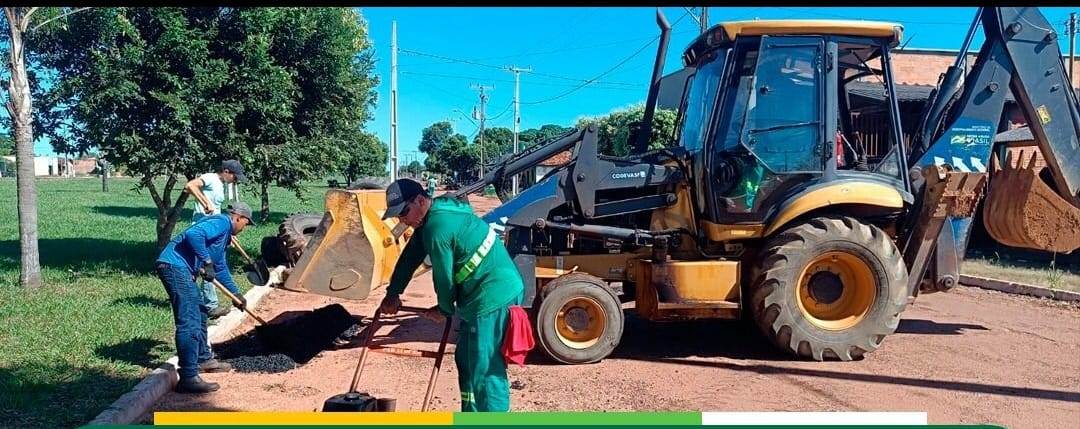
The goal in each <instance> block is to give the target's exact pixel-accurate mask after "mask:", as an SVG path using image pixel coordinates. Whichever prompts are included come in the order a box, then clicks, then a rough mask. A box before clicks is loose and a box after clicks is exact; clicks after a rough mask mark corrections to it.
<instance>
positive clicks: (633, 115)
mask: <svg viewBox="0 0 1080 429" xmlns="http://www.w3.org/2000/svg"><path fill="white" fill-rule="evenodd" d="M644 116H645V105H644V104H636V105H633V106H630V107H627V108H620V109H615V110H612V111H611V112H610V113H608V114H607V115H604V116H597V117H584V118H581V119H578V121H577V127H578V128H584V127H587V126H589V125H596V128H597V132H598V134H599V135H598V136H597V137H598V138H599V142H598V146H599V150H600V153H603V154H607V155H615V156H626V155H628V154H629V153H630V150H631V147H630V141H629V140H630V127H631V125H632V124H633V123H635V122H641V121H642V120H643V119H644ZM676 117H677V112H676V111H674V110H669V109H657V110H656V114H655V115H654V116H653V129H652V136H651V137H650V139H649V149H650V150H653V149H660V148H663V147H665V146H667V145H671V144H673V139H672V136H673V133H674V131H675V119H676Z"/></svg>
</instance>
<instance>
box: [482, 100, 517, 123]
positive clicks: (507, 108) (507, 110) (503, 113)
mask: <svg viewBox="0 0 1080 429" xmlns="http://www.w3.org/2000/svg"><path fill="white" fill-rule="evenodd" d="M511 107H514V102H513V101H511V102H510V103H509V104H507V105H506V108H505V109H503V111H502V112H499V114H498V115H495V116H492V117H490V118H488V120H489V121H494V120H496V119H499V117H500V116H502V115H505V114H506V112H509V111H510V108H511Z"/></svg>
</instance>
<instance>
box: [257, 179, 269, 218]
mask: <svg viewBox="0 0 1080 429" xmlns="http://www.w3.org/2000/svg"><path fill="white" fill-rule="evenodd" d="M259 188H260V191H259V194H260V195H261V197H262V213H261V214H259V222H266V221H268V220H270V184H269V183H263V184H260V185H259Z"/></svg>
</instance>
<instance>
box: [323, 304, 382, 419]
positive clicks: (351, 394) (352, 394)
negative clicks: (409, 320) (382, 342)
mask: <svg viewBox="0 0 1080 429" xmlns="http://www.w3.org/2000/svg"><path fill="white" fill-rule="evenodd" d="M381 315H382V312H381V311H379V309H375V316H374V317H372V319H371V325H370V326H368V334H367V336H365V337H364V342H363V343H362V344H361V345H360V359H358V360H357V361H356V370H354V371H353V377H352V382H351V383H349V391H348V392H345V393H342V394H339V395H334V396H331V397H330V398H329V399H327V400H326V402H323V409H322V410H323V411H324V412H328V411H346V412H348V411H353V412H359V411H394V408H396V402H397V401H396V400H394V399H391V398H382V399H380V398H376V397H374V396H371V395H369V394H368V393H367V392H357V391H356V388H357V387H358V386H359V384H360V374H363V373H364V363H365V362H366V361H367V354H368V346H370V345H371V339H372V338H373V337H375V331H378V330H379V316H381Z"/></svg>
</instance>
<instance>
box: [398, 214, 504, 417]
mask: <svg viewBox="0 0 1080 429" xmlns="http://www.w3.org/2000/svg"><path fill="white" fill-rule="evenodd" d="M485 241H486V242H487V244H486V245H485ZM481 247H485V248H487V249H490V250H488V251H487V254H486V256H484V257H483V258H482V259H480V258H479V256H480V255H481V254H482V253H483V252H482V251H479V250H480V249H481ZM425 256H429V257H430V258H431V273H432V277H433V278H434V282H435V293H436V295H438V300H439V311H440V312H441V313H442V314H443V315H445V316H446V317H450V316H452V315H453V314H454V313H455V310H456V312H457V314H458V317H459V318H460V319H461V323H460V325H459V328H458V336H457V349H456V351H455V352H454V360H455V362H456V363H457V368H458V386H459V387H460V389H461V410H462V411H509V410H510V383H509V381H508V380H507V378H506V361H505V360H504V359H503V356H502V353H501V347H502V340H503V336H504V334H505V333H506V324H507V322H508V321H509V319H510V315H509V313H510V311H509V309H508V307H509V306H511V305H520V304H521V301H522V295H523V292H524V290H525V287H524V284H523V283H522V281H521V274H519V273H518V271H517V268H515V267H514V263H513V260H511V259H510V254H509V253H508V252H507V251H506V247H505V246H503V244H502V241H501V240H499V239H498V237H497V234H495V232H494V230H493V229H492V228H491V227H490V226H489V225H488V224H487V223H486V222H484V221H483V220H482V219H480V218H479V217H477V216H476V215H475V214H473V211H472V207H470V206H469V203H467V202H463V201H460V200H457V199H454V198H452V197H438V198H435V199H434V200H433V201H432V204H431V209H430V210H429V211H428V213H427V217H426V218H425V219H424V223H423V224H422V225H421V226H420V228H418V229H417V230H416V231H415V232H414V234H413V236H412V238H411V239H410V240H409V243H408V244H407V245H405V249H404V250H403V251H402V253H401V258H400V259H398V262H397V265H395V266H394V274H393V275H392V276H391V277H390V286H389V287H387V289H386V293H387V295H400V294H401V293H402V292H403V291H404V290H405V286H407V285H408V284H409V281H410V280H411V279H412V275H413V272H415V271H416V269H417V268H418V267H419V266H420V263H421V262H423V260H424V257H425ZM463 267H464V268H463ZM473 267H475V268H474V269H471V270H470V268H473Z"/></svg>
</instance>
